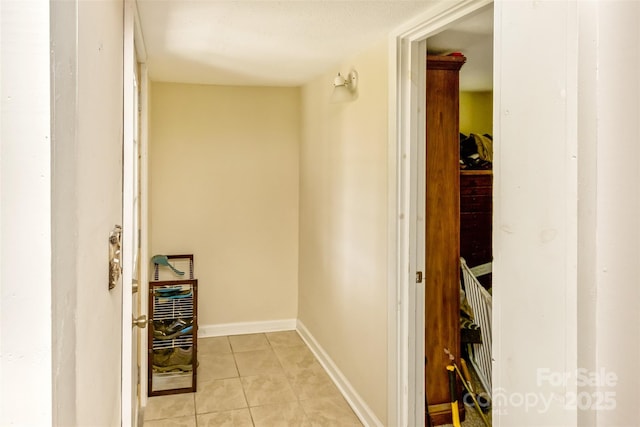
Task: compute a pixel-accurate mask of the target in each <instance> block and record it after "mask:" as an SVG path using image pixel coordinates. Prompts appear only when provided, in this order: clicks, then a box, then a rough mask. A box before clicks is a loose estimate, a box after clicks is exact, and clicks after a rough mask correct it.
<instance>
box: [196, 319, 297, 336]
mask: <svg viewBox="0 0 640 427" xmlns="http://www.w3.org/2000/svg"><path fill="white" fill-rule="evenodd" d="M295 329H296V319H282V320H267V321H262V322H242V323H224V324H219V325H198V338H210V337H221V336H226V335H244V334H259V333H263V332H278V331H293V330H295Z"/></svg>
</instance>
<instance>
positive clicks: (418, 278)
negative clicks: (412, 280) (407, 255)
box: [416, 271, 422, 283]
mask: <svg viewBox="0 0 640 427" xmlns="http://www.w3.org/2000/svg"><path fill="white" fill-rule="evenodd" d="M416 283H422V271H416Z"/></svg>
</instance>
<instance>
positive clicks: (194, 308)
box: [148, 255, 198, 396]
mask: <svg viewBox="0 0 640 427" xmlns="http://www.w3.org/2000/svg"><path fill="white" fill-rule="evenodd" d="M166 257H167V260H168V261H169V264H171V266H172V267H173V268H171V267H169V266H166V265H162V264H156V263H153V280H152V281H151V282H149V294H150V295H149V314H150V316H151V319H149V328H148V333H149V349H148V366H149V369H148V390H149V396H161V395H166V394H177V393H191V392H195V391H196V374H197V366H198V364H197V350H198V347H197V341H198V340H197V331H198V304H197V301H198V280H197V279H194V277H193V255H167V256H166ZM174 269H176V270H178V271H182V272H183V273H184V275H183V276H182V275H179V274H177V273H175V272H174Z"/></svg>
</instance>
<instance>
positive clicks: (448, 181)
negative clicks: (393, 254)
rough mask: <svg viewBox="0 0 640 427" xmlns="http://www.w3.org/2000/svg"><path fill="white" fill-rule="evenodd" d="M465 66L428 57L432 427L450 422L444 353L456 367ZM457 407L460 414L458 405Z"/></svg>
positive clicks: (428, 391) (429, 391)
mask: <svg viewBox="0 0 640 427" xmlns="http://www.w3.org/2000/svg"><path fill="white" fill-rule="evenodd" d="M464 62H465V58H464V57H463V56H427V73H426V77H427V82H426V86H427V94H426V219H425V229H426V237H425V258H426V259H425V269H426V271H425V385H426V386H425V388H426V390H425V391H426V395H427V404H428V407H427V411H428V414H427V416H428V417H430V418H431V420H432V421H433V424H434V425H439V424H445V423H451V394H450V389H449V377H448V371H447V370H446V367H447V365H448V364H449V363H450V360H449V356H448V355H447V354H446V353H445V349H446V350H448V351H450V352H451V353H452V354H454V355H455V357H456V363H457V364H458V366H460V354H459V353H460V154H459V153H460V137H459V71H460V68H461V67H462V65H463V64H464ZM458 392H460V384H458ZM459 402H461V399H460V400H459ZM459 409H460V411H461V412H462V411H464V407H463V405H462V404H461V403H460V405H459Z"/></svg>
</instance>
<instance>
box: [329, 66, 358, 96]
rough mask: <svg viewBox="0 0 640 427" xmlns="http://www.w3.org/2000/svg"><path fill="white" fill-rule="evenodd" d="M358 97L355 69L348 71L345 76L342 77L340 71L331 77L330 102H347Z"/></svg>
mask: <svg viewBox="0 0 640 427" xmlns="http://www.w3.org/2000/svg"><path fill="white" fill-rule="evenodd" d="M357 97H358V72H357V71H356V70H351V71H349V74H347V78H344V77H342V75H341V74H340V73H338V75H337V76H336V78H335V79H333V93H332V94H331V102H333V103H338V102H347V101H352V100H354V99H356V98H357Z"/></svg>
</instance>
